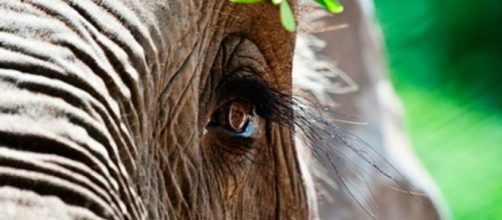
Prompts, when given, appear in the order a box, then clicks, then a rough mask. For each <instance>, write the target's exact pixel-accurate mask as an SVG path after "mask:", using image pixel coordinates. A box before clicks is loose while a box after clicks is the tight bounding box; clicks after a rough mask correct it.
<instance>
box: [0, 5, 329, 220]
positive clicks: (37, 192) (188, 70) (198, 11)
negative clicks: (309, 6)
mask: <svg viewBox="0 0 502 220" xmlns="http://www.w3.org/2000/svg"><path fill="white" fill-rule="evenodd" d="M289 2H290V4H291V5H292V6H293V7H296V5H297V4H296V2H295V1H289ZM295 37H296V36H295V33H292V32H288V31H286V30H285V29H283V28H282V24H281V22H280V19H279V8H278V7H277V6H276V5H274V4H272V3H270V2H268V1H262V2H261V3H258V4H235V3H232V2H230V1H228V0H85V1H83V0H1V1H0V91H1V92H0V219H57V220H59V219H316V218H318V215H317V204H316V199H317V198H316V195H315V194H316V193H315V189H314V186H313V184H314V183H313V181H314V180H313V178H312V176H311V175H310V170H309V167H308V166H309V165H308V164H307V162H306V159H305V155H306V154H308V149H307V148H306V147H302V146H300V145H297V144H295V137H296V136H297V134H298V133H301V134H303V137H304V138H305V139H306V141H305V142H308V140H309V139H315V138H319V137H318V136H316V135H312V134H311V133H315V131H316V130H319V127H316V124H317V123H320V124H321V125H322V124H323V123H321V122H319V121H320V120H319V118H315V115H312V114H310V113H308V112H307V113H306V117H298V113H302V111H306V110H305V109H300V110H298V109H295V108H294V107H295V106H296V107H298V106H299V107H302V105H298V104H296V102H295V100H294V99H293V97H292V92H291V91H292V89H293V88H292V75H291V69H292V60H293V52H294V49H295ZM302 114H303V113H302ZM310 116H312V117H313V118H309V117H310ZM302 126H303V127H302ZM323 126H328V127H330V126H331V125H327V124H324V125H323ZM321 127H322V126H321ZM311 147H312V146H311ZM328 159H329V155H328Z"/></svg>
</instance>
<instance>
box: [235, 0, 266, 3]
mask: <svg viewBox="0 0 502 220" xmlns="http://www.w3.org/2000/svg"><path fill="white" fill-rule="evenodd" d="M230 1H231V2H235V3H256V2H261V0H230Z"/></svg>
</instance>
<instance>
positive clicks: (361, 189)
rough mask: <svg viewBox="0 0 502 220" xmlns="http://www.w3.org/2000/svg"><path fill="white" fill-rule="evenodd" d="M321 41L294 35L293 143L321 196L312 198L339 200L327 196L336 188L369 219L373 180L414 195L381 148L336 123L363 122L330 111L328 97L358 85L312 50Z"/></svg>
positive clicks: (374, 215)
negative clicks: (294, 142) (295, 39)
mask: <svg viewBox="0 0 502 220" xmlns="http://www.w3.org/2000/svg"><path fill="white" fill-rule="evenodd" d="M323 46H324V42H322V41H320V40H319V39H317V38H316V37H315V36H313V35H311V34H307V33H300V34H299V35H298V38H297V45H296V50H295V58H294V62H293V88H294V96H295V101H294V107H295V114H296V115H295V125H296V128H295V131H296V145H297V147H298V148H299V151H300V152H302V153H303V154H304V155H303V157H304V158H305V157H306V158H307V161H306V163H307V167H308V169H309V171H310V173H311V174H312V178H313V180H314V182H315V184H314V185H315V187H314V188H315V191H316V195H318V196H321V198H317V199H319V200H318V201H323V200H324V201H328V203H330V204H331V203H332V202H330V201H333V200H335V199H339V198H332V194H334V193H333V192H338V193H337V195H338V194H339V193H340V192H342V194H345V195H346V197H348V198H349V199H351V200H352V201H351V202H350V203H355V204H356V205H357V206H359V208H360V209H361V211H362V212H364V213H366V214H367V216H368V217H369V218H371V219H379V216H381V214H380V213H379V208H378V206H377V202H376V201H375V200H376V198H375V197H376V196H375V195H377V194H378V192H375V190H378V189H376V188H377V187H375V185H377V184H375V182H376V181H377V180H378V181H382V180H383V182H385V183H386V184H387V186H388V187H389V188H393V189H395V190H399V191H401V192H403V193H405V194H408V195H409V196H411V197H413V196H416V194H415V193H414V192H413V190H412V189H410V188H409V186H408V185H407V184H406V183H403V182H401V181H400V180H403V179H406V178H405V177H404V176H403V174H401V173H400V171H399V170H398V169H397V168H395V167H394V166H393V165H392V163H391V162H390V161H387V159H386V158H385V157H384V156H383V155H382V153H381V152H379V151H378V150H377V149H375V148H374V147H372V146H371V145H369V144H368V143H366V142H365V141H363V140H362V139H360V138H359V137H357V136H356V135H354V134H352V133H351V132H350V131H349V130H348V129H345V128H344V126H340V125H339V123H340V122H342V123H348V124H351V125H354V124H356V125H364V123H360V122H356V121H355V120H354V119H353V118H350V117H346V116H343V115H342V114H338V113H336V114H333V108H334V107H335V106H334V103H336V102H335V100H334V99H333V96H334V95H337V94H346V93H352V92H356V91H358V85H357V84H356V83H355V82H354V80H352V79H351V78H350V77H349V75H348V74H346V73H345V72H343V71H342V70H340V69H339V68H337V67H336V65H334V64H333V63H334V62H330V61H329V60H326V59H322V58H321V57H317V56H316V55H315V51H316V50H320V49H321V48H322V47H323ZM305 155H307V156H305ZM307 185H309V184H308V182H307Z"/></svg>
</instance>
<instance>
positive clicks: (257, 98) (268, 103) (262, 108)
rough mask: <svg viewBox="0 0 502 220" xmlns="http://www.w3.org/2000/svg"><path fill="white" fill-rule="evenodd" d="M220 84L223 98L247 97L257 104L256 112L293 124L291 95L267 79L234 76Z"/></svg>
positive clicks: (285, 123) (268, 117) (278, 121)
mask: <svg viewBox="0 0 502 220" xmlns="http://www.w3.org/2000/svg"><path fill="white" fill-rule="evenodd" d="M233 78H234V79H232V78H230V79H229V80H226V81H225V82H224V83H222V84H221V86H219V88H218V91H219V95H218V96H220V97H222V96H225V98H224V99H223V100H231V99H234V98H241V99H246V100H247V101H249V102H250V103H251V104H253V105H254V106H255V112H256V114H258V115H259V116H260V117H262V118H264V119H265V120H267V121H270V122H276V123H279V124H282V125H288V127H289V126H293V119H294V113H293V109H292V106H293V105H292V104H293V102H292V100H291V95H288V94H287V93H283V92H281V91H279V90H278V89H276V88H274V87H272V86H270V85H269V84H268V83H266V82H265V81H263V80H261V79H258V78H256V77H253V76H244V77H242V76H241V77H239V76H237V77H233Z"/></svg>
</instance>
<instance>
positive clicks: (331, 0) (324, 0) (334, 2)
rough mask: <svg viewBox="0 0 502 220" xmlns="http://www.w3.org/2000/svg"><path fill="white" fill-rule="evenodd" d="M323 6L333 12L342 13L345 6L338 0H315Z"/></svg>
mask: <svg viewBox="0 0 502 220" xmlns="http://www.w3.org/2000/svg"><path fill="white" fill-rule="evenodd" d="M315 1H316V2H317V3H319V4H320V5H321V6H322V7H324V8H325V9H326V10H328V11H329V12H331V13H340V12H342V11H343V6H342V4H340V2H338V0H315Z"/></svg>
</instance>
